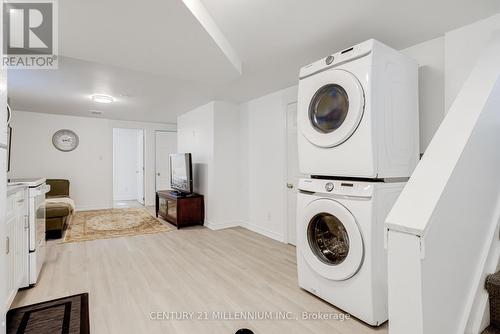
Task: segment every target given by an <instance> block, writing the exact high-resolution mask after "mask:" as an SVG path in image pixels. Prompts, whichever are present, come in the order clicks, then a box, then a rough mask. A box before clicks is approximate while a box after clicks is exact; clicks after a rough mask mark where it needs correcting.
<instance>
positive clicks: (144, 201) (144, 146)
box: [137, 129, 146, 206]
mask: <svg viewBox="0 0 500 334" xmlns="http://www.w3.org/2000/svg"><path fill="white" fill-rule="evenodd" d="M137 130H138V131H141V132H142V203H141V202H140V201H139V200H138V202H139V204H142V205H143V206H146V130H145V129H137Z"/></svg>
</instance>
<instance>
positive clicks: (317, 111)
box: [309, 84, 349, 133]
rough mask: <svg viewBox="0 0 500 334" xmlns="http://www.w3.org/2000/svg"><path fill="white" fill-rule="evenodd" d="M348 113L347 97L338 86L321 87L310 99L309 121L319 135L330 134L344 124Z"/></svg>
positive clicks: (343, 90)
mask: <svg viewBox="0 0 500 334" xmlns="http://www.w3.org/2000/svg"><path fill="white" fill-rule="evenodd" d="M348 112H349V96H348V95H347V92H346V91H345V89H344V88H342V87H341V86H339V85H336V84H333V85H326V86H323V87H321V88H320V89H319V90H318V91H317V92H316V94H314V96H313V98H312V99H311V104H310V105H309V119H310V121H311V124H312V126H313V127H314V128H315V129H316V130H317V131H319V132H321V133H331V132H333V131H335V130H337V129H338V128H340V126H341V125H342V124H343V123H344V121H345V119H346V117H347V113H348Z"/></svg>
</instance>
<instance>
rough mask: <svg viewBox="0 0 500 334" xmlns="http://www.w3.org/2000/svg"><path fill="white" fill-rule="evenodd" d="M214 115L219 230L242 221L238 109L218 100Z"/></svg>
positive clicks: (215, 220)
mask: <svg viewBox="0 0 500 334" xmlns="http://www.w3.org/2000/svg"><path fill="white" fill-rule="evenodd" d="M214 110H215V113H214V166H213V168H214V184H213V187H214V190H215V193H216V200H217V203H216V205H215V207H214V210H213V216H212V220H213V222H214V223H216V224H217V225H218V226H217V227H223V226H237V225H240V224H241V222H242V214H241V209H240V205H241V201H240V197H239V196H240V193H241V190H240V187H239V184H240V170H239V167H240V143H239V136H240V131H239V125H240V115H239V106H237V105H234V104H231V103H226V102H221V101H216V102H215V109H214Z"/></svg>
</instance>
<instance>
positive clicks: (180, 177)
mask: <svg viewBox="0 0 500 334" xmlns="http://www.w3.org/2000/svg"><path fill="white" fill-rule="evenodd" d="M170 186H171V187H172V189H173V190H176V191H178V192H180V193H183V194H190V193H192V192H193V166H192V163H191V153H178V154H170Z"/></svg>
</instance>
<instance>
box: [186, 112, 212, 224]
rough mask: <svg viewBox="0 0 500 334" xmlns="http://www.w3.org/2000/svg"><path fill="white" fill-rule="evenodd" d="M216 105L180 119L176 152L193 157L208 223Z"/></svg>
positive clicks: (195, 182) (196, 184)
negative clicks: (189, 154) (203, 197)
mask: <svg viewBox="0 0 500 334" xmlns="http://www.w3.org/2000/svg"><path fill="white" fill-rule="evenodd" d="M213 114H214V102H210V103H208V104H206V105H204V106H201V107H199V108H196V109H194V110H192V111H190V112H188V113H185V114H183V115H181V116H179V117H178V118H177V152H179V153H191V159H192V163H193V190H194V192H196V193H199V194H203V195H204V196H205V219H206V220H209V219H210V217H211V216H212V214H211V210H212V207H213V205H212V197H211V196H210V194H209V191H210V190H211V189H210V182H209V180H210V177H209V173H211V172H213V170H212V168H213V165H212V164H213V159H214V116H213Z"/></svg>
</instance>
